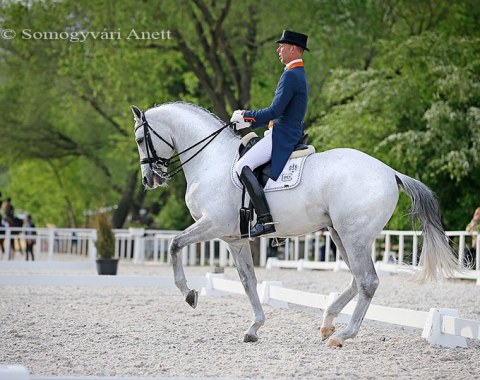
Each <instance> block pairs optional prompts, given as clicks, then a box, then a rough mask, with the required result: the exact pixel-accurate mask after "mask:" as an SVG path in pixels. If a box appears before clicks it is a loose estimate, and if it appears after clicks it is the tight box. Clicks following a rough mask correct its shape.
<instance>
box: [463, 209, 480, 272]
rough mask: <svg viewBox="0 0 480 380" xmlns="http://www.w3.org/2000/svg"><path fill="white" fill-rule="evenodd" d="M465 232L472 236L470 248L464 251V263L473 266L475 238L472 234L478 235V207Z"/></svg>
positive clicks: (479, 220) (479, 230)
mask: <svg viewBox="0 0 480 380" xmlns="http://www.w3.org/2000/svg"><path fill="white" fill-rule="evenodd" d="M465 231H467V232H468V233H471V234H472V246H471V247H470V248H466V249H465V261H466V262H467V264H471V265H473V264H474V263H475V253H476V247H477V236H475V235H474V232H476V233H477V234H478V233H480V207H477V209H476V210H475V212H474V213H473V218H472V220H471V221H470V223H468V225H467V227H466V228H465Z"/></svg>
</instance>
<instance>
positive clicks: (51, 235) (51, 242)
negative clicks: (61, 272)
mask: <svg viewBox="0 0 480 380" xmlns="http://www.w3.org/2000/svg"><path fill="white" fill-rule="evenodd" d="M54 251H55V229H54V228H49V229H48V261H51V260H52V259H53V253H54Z"/></svg>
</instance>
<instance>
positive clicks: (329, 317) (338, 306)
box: [320, 227, 358, 340]
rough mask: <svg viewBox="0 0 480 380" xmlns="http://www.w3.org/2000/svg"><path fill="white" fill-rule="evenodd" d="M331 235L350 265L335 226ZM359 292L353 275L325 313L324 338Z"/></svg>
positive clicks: (322, 334) (341, 255)
mask: <svg viewBox="0 0 480 380" xmlns="http://www.w3.org/2000/svg"><path fill="white" fill-rule="evenodd" d="M328 230H329V232H330V236H331V237H332V240H333V242H334V243H335V245H336V246H337V252H339V253H340V257H341V258H342V260H343V261H345V263H346V264H347V266H348V267H350V264H349V262H348V257H347V254H346V252H345V248H344V246H343V243H342V241H341V239H340V236H338V233H337V231H336V230H335V229H334V228H333V227H329V229H328ZM357 294H358V288H357V282H356V281H355V277H352V281H351V282H350V284H349V285H348V286H347V288H345V290H344V291H343V292H342V293H341V294H340V295H339V296H338V297H337V298H336V299H335V300H334V301H333V302H332V303H330V304H329V305H328V306H327V308H326V309H325V311H324V313H323V321H322V326H321V327H320V337H321V338H322V340H325V339H327V338H328V337H330V335H332V334H333V333H334V332H335V325H334V323H333V322H334V320H335V318H336V317H337V316H338V314H339V313H340V312H341V311H342V309H343V308H344V307H345V305H346V304H347V303H349V302H350V301H351V300H352V299H353V297H355V296H356V295H357Z"/></svg>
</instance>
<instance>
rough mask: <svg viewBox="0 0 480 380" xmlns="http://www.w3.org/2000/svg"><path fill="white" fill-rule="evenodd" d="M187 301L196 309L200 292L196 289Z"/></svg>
mask: <svg viewBox="0 0 480 380" xmlns="http://www.w3.org/2000/svg"><path fill="white" fill-rule="evenodd" d="M185 301H186V302H187V303H188V304H189V305H190V306H191V307H193V308H194V309H195V308H196V307H197V302H198V292H197V291H196V290H195V289H193V290H190V291H189V292H188V294H187V296H186V297H185Z"/></svg>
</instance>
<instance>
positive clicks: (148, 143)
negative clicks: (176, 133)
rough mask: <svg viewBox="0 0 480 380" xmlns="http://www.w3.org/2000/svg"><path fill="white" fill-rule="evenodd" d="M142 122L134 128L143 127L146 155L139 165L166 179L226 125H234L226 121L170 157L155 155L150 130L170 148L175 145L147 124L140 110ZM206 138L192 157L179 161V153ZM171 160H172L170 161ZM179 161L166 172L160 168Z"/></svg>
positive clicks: (193, 146)
mask: <svg viewBox="0 0 480 380" xmlns="http://www.w3.org/2000/svg"><path fill="white" fill-rule="evenodd" d="M141 116H142V124H140V125H139V126H137V127H136V128H135V132H136V131H137V130H138V128H141V127H143V137H144V139H145V147H146V151H147V157H146V158H142V159H141V160H140V165H147V164H148V166H149V168H150V170H151V171H153V172H154V173H155V174H157V175H158V176H160V177H162V178H165V179H167V180H169V179H171V178H172V177H173V176H174V175H176V174H178V173H179V172H181V171H182V170H183V165H185V164H186V163H187V162H189V161H190V160H192V159H193V158H195V156H197V155H198V154H199V153H200V152H201V151H202V150H204V149H205V148H206V147H207V146H208V144H210V143H211V142H212V141H213V140H214V139H215V137H217V136H218V135H219V134H220V132H222V131H223V130H224V129H225V128H228V127H231V126H235V123H232V122H228V123H227V124H225V125H224V126H223V127H221V128H220V129H218V130H216V131H215V132H213V133H212V134H210V135H208V136H207V137H205V138H204V139H202V140H200V141H199V142H197V143H195V144H194V145H192V146H191V147H189V148H187V149H185V150H183V151H181V152H179V153H177V154H175V155H174V156H172V157H171V158H163V157H159V156H158V155H157V152H156V151H155V148H154V146H153V141H152V135H151V134H150V132H152V133H153V134H154V135H155V136H157V137H158V138H159V139H160V140H161V141H163V142H164V143H165V144H167V145H168V146H169V147H170V148H172V150H175V147H174V146H173V144H171V143H169V142H168V141H167V140H165V139H164V138H163V137H162V136H160V135H159V134H158V133H157V132H155V130H154V129H153V128H152V127H151V126H150V124H148V121H147V118H146V117H145V112H143V111H142V115H141ZM208 139H210V140H208ZM206 140H208V141H207V142H206V143H205V145H203V146H202V147H201V148H200V149H199V150H198V151H197V152H196V153H195V154H193V155H192V157H190V158H189V159H188V160H186V161H185V162H184V163H181V162H180V155H181V154H183V153H185V152H188V151H189V150H191V149H193V148H195V147H196V146H198V145H200V144H201V143H203V142H205V141H206ZM171 160H173V161H171ZM178 162H180V164H179V165H178V166H177V167H175V168H174V169H172V171H171V172H169V173H168V172H167V171H163V170H162V169H161V166H163V167H165V168H168V166H169V165H170V164H171V163H174V164H176V163H178Z"/></svg>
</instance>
